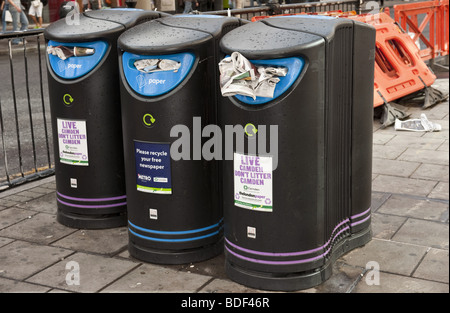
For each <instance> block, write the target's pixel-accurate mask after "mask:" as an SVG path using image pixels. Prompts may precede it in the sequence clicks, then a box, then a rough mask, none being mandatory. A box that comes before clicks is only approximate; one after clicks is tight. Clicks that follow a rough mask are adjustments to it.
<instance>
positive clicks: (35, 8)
mask: <svg viewBox="0 0 450 313" xmlns="http://www.w3.org/2000/svg"><path fill="white" fill-rule="evenodd" d="M47 1H48V0H47ZM46 4H47V3H46ZM43 8H44V3H43V2H42V1H41V0H32V1H31V6H30V10H29V11H28V15H29V16H30V17H31V19H32V20H33V21H34V24H36V26H35V27H34V28H42V9H43Z"/></svg>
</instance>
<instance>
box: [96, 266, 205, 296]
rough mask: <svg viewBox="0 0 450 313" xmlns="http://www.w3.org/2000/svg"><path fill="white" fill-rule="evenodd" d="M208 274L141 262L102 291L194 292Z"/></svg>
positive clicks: (203, 282) (203, 283)
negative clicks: (180, 270)
mask: <svg viewBox="0 0 450 313" xmlns="http://www.w3.org/2000/svg"><path fill="white" fill-rule="evenodd" d="M210 279H211V277H210V276H204V275H198V274H193V273H183V272H179V271H175V270H173V269H170V268H166V267H162V266H158V265H153V264H142V265H141V266H139V267H138V268H136V269H134V270H133V271H132V272H130V273H128V274H127V275H125V276H123V277H122V278H120V279H119V280H117V281H116V282H114V283H113V284H111V285H109V286H108V287H107V288H105V289H104V290H102V292H165V293H170V292H188V293H191V292H196V291H198V290H199V289H200V288H201V287H202V286H203V285H205V284H206V283H207V282H208V281H209V280H210Z"/></svg>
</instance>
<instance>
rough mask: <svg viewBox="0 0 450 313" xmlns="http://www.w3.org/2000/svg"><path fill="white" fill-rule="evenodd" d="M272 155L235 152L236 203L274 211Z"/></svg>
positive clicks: (254, 208)
mask: <svg viewBox="0 0 450 313" xmlns="http://www.w3.org/2000/svg"><path fill="white" fill-rule="evenodd" d="M272 202H273V199H272V157H262V156H253V155H245V154H240V153H234V205H235V206H238V207H241V208H244V209H250V210H255V211H264V212H272V210H273V203H272Z"/></svg>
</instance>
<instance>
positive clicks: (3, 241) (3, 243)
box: [0, 237, 14, 248]
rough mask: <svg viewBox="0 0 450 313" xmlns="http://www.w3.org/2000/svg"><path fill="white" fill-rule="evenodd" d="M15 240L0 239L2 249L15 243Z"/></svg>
mask: <svg viewBox="0 0 450 313" xmlns="http://www.w3.org/2000/svg"><path fill="white" fill-rule="evenodd" d="M13 241H14V239H10V238H5V237H0V248H1V247H3V246H6V245H7V244H9V243H11V242H13Z"/></svg>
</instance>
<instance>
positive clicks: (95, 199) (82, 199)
mask: <svg viewBox="0 0 450 313" xmlns="http://www.w3.org/2000/svg"><path fill="white" fill-rule="evenodd" d="M56 193H57V194H58V196H60V197H63V198H66V199H69V200H75V201H86V202H95V201H114V200H121V199H126V198H127V196H126V195H125V196H117V197H111V198H76V197H69V196H66V195H63V194H62V193H60V192H58V191H57V192H56Z"/></svg>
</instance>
